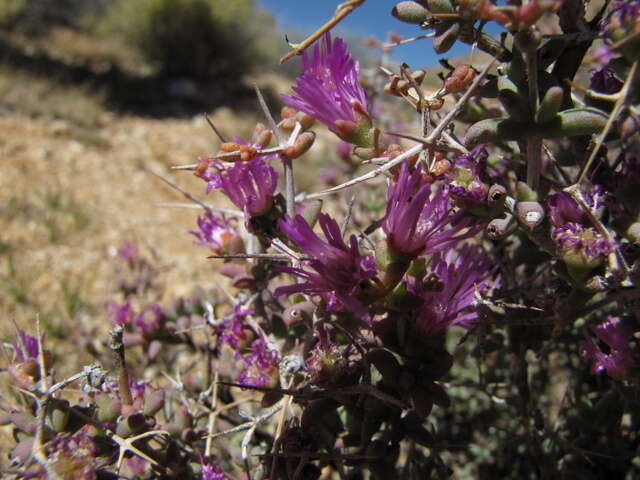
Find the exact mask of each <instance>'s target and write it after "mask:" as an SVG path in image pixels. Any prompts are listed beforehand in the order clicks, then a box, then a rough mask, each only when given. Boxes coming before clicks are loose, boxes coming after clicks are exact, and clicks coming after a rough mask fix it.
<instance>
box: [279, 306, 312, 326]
mask: <svg viewBox="0 0 640 480" xmlns="http://www.w3.org/2000/svg"><path fill="white" fill-rule="evenodd" d="M315 309H316V305H315V304H313V303H312V302H309V301H305V302H298V303H295V304H293V305H290V306H289V307H287V308H286V309H285V310H284V313H283V314H282V319H283V320H284V323H286V324H287V326H288V327H291V326H293V325H296V324H298V323H301V322H311V319H312V316H313V312H314V311H315Z"/></svg>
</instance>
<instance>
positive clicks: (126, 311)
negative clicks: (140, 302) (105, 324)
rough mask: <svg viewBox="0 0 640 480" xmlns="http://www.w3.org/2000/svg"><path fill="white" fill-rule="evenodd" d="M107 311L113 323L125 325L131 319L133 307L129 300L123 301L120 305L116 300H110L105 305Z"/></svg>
mask: <svg viewBox="0 0 640 480" xmlns="http://www.w3.org/2000/svg"><path fill="white" fill-rule="evenodd" d="M107 313H108V314H109V317H110V318H111V323H112V324H113V325H127V324H128V323H130V322H131V321H133V317H134V313H133V308H131V304H130V303H129V302H125V303H123V304H122V305H118V304H117V303H116V302H110V303H109V304H108V305H107Z"/></svg>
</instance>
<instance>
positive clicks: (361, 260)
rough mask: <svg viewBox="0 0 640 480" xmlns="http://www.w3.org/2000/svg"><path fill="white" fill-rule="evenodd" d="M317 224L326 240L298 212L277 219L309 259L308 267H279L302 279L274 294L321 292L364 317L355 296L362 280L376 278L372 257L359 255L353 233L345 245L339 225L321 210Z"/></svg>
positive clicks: (360, 302)
mask: <svg viewBox="0 0 640 480" xmlns="http://www.w3.org/2000/svg"><path fill="white" fill-rule="evenodd" d="M319 223H320V227H321V228H322V231H323V233H324V236H325V239H326V240H322V239H320V238H319V237H318V236H317V235H316V234H315V233H314V232H313V230H312V229H311V227H310V226H309V225H308V224H307V222H306V221H305V220H304V218H302V217H301V216H300V215H297V216H296V217H295V218H294V219H291V218H289V217H286V218H285V219H283V220H280V221H279V222H278V226H279V227H280V230H282V232H283V233H284V234H285V235H287V236H288V237H289V238H290V239H291V240H292V241H293V242H294V243H295V244H296V245H298V247H300V249H301V250H302V251H303V252H304V253H305V254H307V255H308V256H309V257H310V259H309V260H308V261H306V262H305V267H309V268H293V267H280V271H282V272H287V273H291V274H293V275H296V276H298V277H300V278H302V279H303V280H304V282H303V283H298V284H294V285H289V286H285V287H279V288H278V289H277V290H276V295H288V294H292V293H297V292H301V293H306V294H310V295H313V294H322V295H324V296H325V299H326V300H328V301H329V303H330V306H332V307H334V308H344V307H346V308H347V309H349V310H351V311H352V312H354V313H356V314H358V315H363V316H365V315H366V313H367V309H366V307H365V305H364V303H363V302H362V300H360V299H359V298H358V296H359V294H360V293H362V286H363V283H365V282H367V281H368V280H370V279H372V278H373V277H375V274H376V267H375V262H374V260H373V257H371V256H363V255H361V254H360V252H359V251H358V240H357V239H356V236H355V235H352V236H351V238H350V241H349V245H347V244H345V243H344V241H343V240H342V235H341V233H340V227H338V224H337V223H336V221H335V220H333V219H332V218H331V217H329V215H326V214H322V213H321V214H320V217H319Z"/></svg>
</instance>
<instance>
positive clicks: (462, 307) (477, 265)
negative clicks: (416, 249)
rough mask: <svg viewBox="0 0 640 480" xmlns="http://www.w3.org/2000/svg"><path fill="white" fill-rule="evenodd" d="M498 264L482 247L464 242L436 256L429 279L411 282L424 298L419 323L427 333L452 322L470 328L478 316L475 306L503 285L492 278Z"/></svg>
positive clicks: (421, 297) (416, 292) (414, 291)
mask: <svg viewBox="0 0 640 480" xmlns="http://www.w3.org/2000/svg"><path fill="white" fill-rule="evenodd" d="M494 270H495V269H494V264H493V262H492V261H491V260H490V259H489V257H487V255H486V253H484V252H483V251H482V248H480V247H478V246H471V245H464V246H463V247H462V248H461V249H460V250H459V251H455V250H449V251H447V252H446V253H444V254H438V255H435V256H434V257H433V259H432V268H431V270H430V273H429V274H428V276H427V279H428V281H421V282H414V283H413V284H411V285H410V287H411V289H412V290H413V293H414V294H416V295H417V296H418V297H419V298H420V299H421V301H422V306H421V307H420V310H419V313H418V315H417V320H416V321H417V325H418V328H419V330H421V331H422V332H424V333H437V332H439V331H442V330H444V329H445V328H447V327H449V326H452V325H459V326H462V327H465V328H470V327H471V326H472V325H473V323H474V321H475V320H476V319H477V318H478V313H477V311H476V310H475V309H473V308H472V307H473V306H475V303H476V300H477V299H478V298H479V297H481V294H482V293H486V291H487V290H489V289H490V288H495V287H497V286H498V285H499V280H498V279H497V278H492V277H493V273H494Z"/></svg>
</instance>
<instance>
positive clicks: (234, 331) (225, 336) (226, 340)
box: [216, 304, 254, 351]
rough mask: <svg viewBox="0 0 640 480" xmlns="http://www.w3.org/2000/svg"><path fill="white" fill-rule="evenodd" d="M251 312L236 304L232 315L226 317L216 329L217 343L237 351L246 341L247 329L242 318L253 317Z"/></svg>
mask: <svg viewBox="0 0 640 480" xmlns="http://www.w3.org/2000/svg"><path fill="white" fill-rule="evenodd" d="M253 313H254V312H253V310H249V309H247V308H244V307H243V306H242V305H240V304H237V305H235V306H234V307H233V313H232V314H231V316H230V317H227V318H226V319H225V320H224V321H223V322H222V323H221V324H220V325H219V326H218V328H217V329H216V334H217V335H218V341H219V342H220V343H221V344H226V345H229V346H230V347H231V348H232V349H234V350H236V351H237V350H239V349H240V348H242V347H243V346H244V343H245V342H246V341H247V338H248V336H247V329H246V322H245V321H244V317H246V316H247V315H253Z"/></svg>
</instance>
